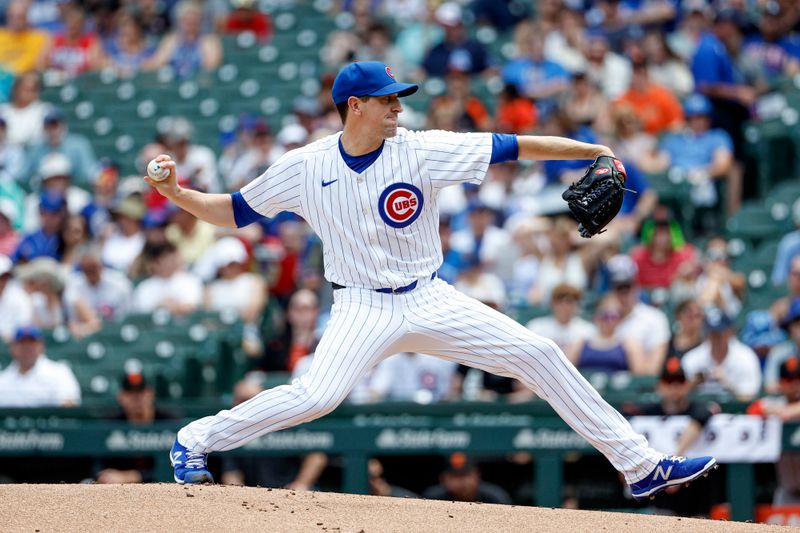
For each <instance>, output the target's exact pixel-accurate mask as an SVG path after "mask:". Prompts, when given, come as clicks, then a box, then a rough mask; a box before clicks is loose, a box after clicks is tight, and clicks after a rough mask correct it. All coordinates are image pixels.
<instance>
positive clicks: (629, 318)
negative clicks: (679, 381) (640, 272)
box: [606, 255, 670, 374]
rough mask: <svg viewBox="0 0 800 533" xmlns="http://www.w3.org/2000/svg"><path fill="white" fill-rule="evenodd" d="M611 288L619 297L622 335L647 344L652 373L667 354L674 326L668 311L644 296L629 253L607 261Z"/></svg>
mask: <svg viewBox="0 0 800 533" xmlns="http://www.w3.org/2000/svg"><path fill="white" fill-rule="evenodd" d="M606 268H607V270H608V275H609V281H610V286H611V292H612V293H613V294H614V295H615V296H616V297H617V299H618V300H619V303H620V311H621V312H622V320H621V322H620V323H619V325H618V326H617V334H618V335H619V338H620V339H622V340H624V339H632V340H634V341H636V342H638V343H639V344H640V345H641V346H642V347H643V348H644V352H645V354H646V359H647V361H648V363H647V368H649V369H650V372H649V373H651V374H655V373H657V372H658V369H659V368H661V365H662V364H664V359H665V358H666V354H667V346H668V345H669V339H670V327H669V320H667V315H665V314H664V312H663V311H662V310H660V309H658V308H656V307H653V306H652V305H648V304H646V303H644V302H643V301H642V300H641V290H640V287H639V285H638V283H637V282H636V275H637V270H636V263H635V262H634V261H633V259H631V258H630V257H629V256H627V255H615V256H613V257H612V258H611V259H609V260H608V262H607V264H606Z"/></svg>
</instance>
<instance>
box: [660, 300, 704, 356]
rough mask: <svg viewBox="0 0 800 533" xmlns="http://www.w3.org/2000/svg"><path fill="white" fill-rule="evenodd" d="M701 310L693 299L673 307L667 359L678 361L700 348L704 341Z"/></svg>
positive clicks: (682, 301)
mask: <svg viewBox="0 0 800 533" xmlns="http://www.w3.org/2000/svg"><path fill="white" fill-rule="evenodd" d="M704 318H705V315H704V314H703V309H702V308H701V307H700V305H699V304H698V303H697V300H695V299H694V298H686V299H684V300H681V301H680V302H678V304H677V305H676V306H675V325H674V332H673V333H672V336H671V337H670V339H669V346H668V347H667V357H670V358H675V357H677V358H678V359H680V358H681V357H683V356H684V354H685V353H686V352H688V351H690V350H692V349H694V348H697V347H698V346H700V343H702V342H703V339H705V331H704V329H703V328H704V326H705V324H704V320H703V319H704Z"/></svg>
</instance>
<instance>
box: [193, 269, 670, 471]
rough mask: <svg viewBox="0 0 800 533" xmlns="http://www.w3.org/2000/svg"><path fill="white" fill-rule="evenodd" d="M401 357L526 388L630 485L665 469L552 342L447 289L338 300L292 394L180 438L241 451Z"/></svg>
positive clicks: (284, 391) (342, 293)
mask: <svg viewBox="0 0 800 533" xmlns="http://www.w3.org/2000/svg"><path fill="white" fill-rule="evenodd" d="M397 352H422V353H426V354H430V355H435V356H438V357H443V358H445V359H450V360H452V361H456V362H458V363H463V364H465V365H468V366H471V367H475V368H479V369H481V370H485V371H487V372H491V373H493V374H498V375H501V376H508V377H513V378H517V379H519V380H520V381H521V382H522V383H524V384H525V385H526V386H527V387H529V388H530V389H532V390H533V391H534V392H536V394H538V395H539V397H541V398H543V399H545V400H547V401H548V402H549V403H550V405H551V406H552V407H553V408H554V409H555V411H556V412H557V413H558V414H559V416H561V418H563V419H564V421H565V422H566V423H567V424H569V425H570V427H572V428H573V429H574V430H575V431H577V432H578V433H579V434H580V435H581V436H582V437H583V438H584V439H586V440H587V441H588V442H589V443H591V444H592V445H593V446H594V447H595V448H597V449H598V450H599V451H600V452H602V453H603V454H604V455H605V456H606V457H607V458H608V460H609V461H610V462H611V464H612V465H613V466H614V467H615V468H616V469H617V470H618V471H620V472H622V473H623V474H624V475H625V479H626V481H627V482H628V483H633V482H636V481H639V480H640V479H642V478H644V477H645V476H646V475H647V474H648V473H650V472H651V471H652V470H653V469H654V468H655V467H656V464H657V463H658V461H659V460H660V459H661V457H662V454H659V453H658V452H656V451H655V450H654V449H652V448H650V447H649V446H648V445H647V440H646V439H645V438H644V437H643V436H642V435H639V434H638V433H636V432H635V431H634V430H633V429H632V428H631V426H630V424H629V423H628V421H627V420H625V418H623V417H622V416H621V415H620V414H619V413H618V412H617V411H616V410H615V409H614V408H613V407H611V406H610V405H608V404H607V403H606V402H605V401H604V400H603V399H602V397H601V396H600V394H598V392H597V391H596V390H595V389H594V388H593V387H592V386H591V385H590V384H589V383H588V382H587V381H586V380H585V379H584V378H583V376H581V374H580V373H579V372H578V371H577V370H576V369H575V367H574V366H573V365H572V364H571V363H570V362H569V361H568V360H567V358H566V357H565V356H564V353H563V352H562V351H561V350H560V349H559V348H558V347H557V346H556V344H555V343H554V342H552V341H550V340H549V339H545V338H543V337H540V336H538V335H536V334H535V333H532V332H531V331H529V330H528V329H526V328H525V327H524V326H522V325H520V324H518V323H517V322H516V321H514V320H513V319H511V318H509V317H507V316H505V315H503V314H502V313H499V312H497V311H495V310H493V309H491V308H489V307H487V306H485V305H483V304H482V303H480V302H478V301H477V300H474V299H472V298H469V297H467V296H465V295H463V294H461V293H460V292H458V291H457V290H455V289H454V288H453V287H452V286H450V285H449V284H447V283H446V282H444V281H442V280H440V279H438V278H437V279H434V280H420V282H419V286H418V287H417V288H416V289H414V290H412V291H410V292H407V293H403V294H381V293H378V292H375V291H371V290H367V289H350V288H346V289H340V290H337V291H334V304H333V308H332V311H331V319H330V322H329V323H328V326H327V328H326V329H325V333H324V334H323V336H322V339H321V340H320V342H319V345H318V347H317V351H316V353H315V356H314V359H313V362H312V364H311V367H310V369H309V371H308V373H306V374H305V375H303V376H302V377H300V378H298V379H295V380H293V382H292V383H291V384H288V385H281V386H279V387H275V388H272V389H269V390H266V391H264V392H262V393H261V394H259V395H257V396H255V397H253V398H252V399H250V400H248V401H246V402H244V403H242V404H240V405H238V406H236V407H234V408H233V409H230V410H224V411H220V412H219V413H218V414H216V415H214V416H208V417H205V418H201V419H199V420H197V421H195V422H192V423H190V424H189V425H187V426H186V427H184V428H183V429H181V430H180V432H179V433H178V440H179V441H180V442H181V444H183V445H184V446H186V447H187V448H189V449H191V450H193V451H196V452H203V453H208V452H215V451H224V450H230V449H233V448H237V447H239V446H242V445H244V444H245V443H247V442H249V441H250V440H253V439H255V438H257V437H259V436H261V435H264V434H265V433H269V432H272V431H278V430H280V429H285V428H289V427H292V426H296V425H298V424H301V423H303V422H308V421H310V420H314V419H316V418H319V417H321V416H323V415H325V414H327V413H329V412H331V411H332V410H333V409H335V408H336V406H338V405H339V404H340V403H341V402H342V401H343V400H344V398H345V397H346V396H347V394H348V393H349V392H350V390H351V389H352V388H353V386H354V385H355V383H356V382H357V381H358V380H359V378H360V377H361V376H362V375H363V374H364V373H365V372H366V371H367V370H368V369H370V368H371V367H372V366H374V365H375V364H377V363H378V362H380V361H381V360H382V359H384V358H385V357H388V356H390V355H392V354H395V353H397Z"/></svg>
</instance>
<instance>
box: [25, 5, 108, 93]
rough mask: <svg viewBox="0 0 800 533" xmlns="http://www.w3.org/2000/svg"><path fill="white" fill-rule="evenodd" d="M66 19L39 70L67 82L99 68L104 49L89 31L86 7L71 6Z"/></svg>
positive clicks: (48, 47) (39, 63)
mask: <svg viewBox="0 0 800 533" xmlns="http://www.w3.org/2000/svg"><path fill="white" fill-rule="evenodd" d="M62 3H63V2H62ZM62 18H63V20H64V29H63V31H60V32H58V33H57V34H55V35H54V36H53V38H52V39H51V40H50V41H49V42H48V46H47V48H46V50H45V51H44V52H43V53H42V54H41V55H40V56H39V62H38V65H37V68H38V70H40V71H48V72H50V73H58V74H59V75H60V77H61V79H62V80H67V79H72V78H75V77H76V76H78V75H80V74H83V73H84V72H89V71H90V70H94V69H96V68H99V66H100V56H101V53H102V49H101V47H100V39H98V38H97V35H96V34H95V33H94V32H92V31H91V30H87V25H86V12H85V11H84V8H83V7H81V6H80V5H76V4H73V3H69V4H68V5H67V6H65V11H64V13H63V14H62Z"/></svg>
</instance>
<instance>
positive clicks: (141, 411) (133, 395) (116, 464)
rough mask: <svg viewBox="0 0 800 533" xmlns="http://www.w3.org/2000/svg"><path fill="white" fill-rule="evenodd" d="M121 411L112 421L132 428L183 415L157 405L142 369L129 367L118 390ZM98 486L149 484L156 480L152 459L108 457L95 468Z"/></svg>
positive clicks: (101, 460)
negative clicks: (107, 484) (103, 484)
mask: <svg viewBox="0 0 800 533" xmlns="http://www.w3.org/2000/svg"><path fill="white" fill-rule="evenodd" d="M117 404H118V405H119V408H120V412H119V413H118V414H116V415H114V416H113V417H112V418H111V420H114V421H119V422H127V423H128V424H129V425H130V426H131V427H141V426H148V425H150V424H152V423H153V422H156V421H164V420H178V419H179V416H178V415H177V413H174V412H172V411H170V410H166V409H163V408H161V407H159V406H158V405H157V404H156V394H155V391H154V390H153V387H152V386H151V385H150V383H149V382H148V380H147V379H146V378H145V376H144V374H142V372H141V369H139V368H129V369H128V370H127V371H126V372H125V373H124V375H123V376H122V379H121V380H120V387H119V390H118V391H117ZM92 470H93V473H94V479H95V482H97V483H149V482H152V481H156V475H155V461H154V460H153V458H152V456H146V455H141V456H127V457H104V458H102V459H98V460H96V461H95V463H94V465H93V467H92Z"/></svg>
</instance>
